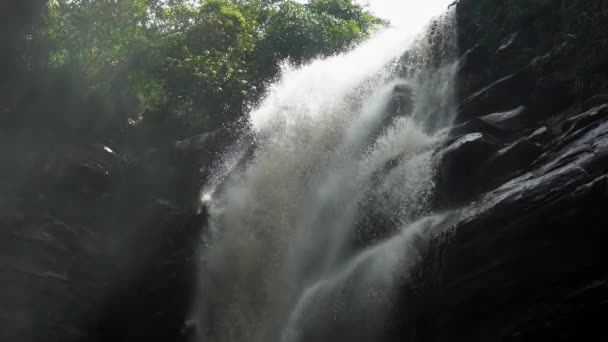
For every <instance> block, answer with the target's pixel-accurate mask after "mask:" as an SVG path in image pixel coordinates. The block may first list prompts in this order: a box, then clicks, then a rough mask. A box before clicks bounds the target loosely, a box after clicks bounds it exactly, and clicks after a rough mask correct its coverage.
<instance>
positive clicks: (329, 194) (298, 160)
mask: <svg viewBox="0 0 608 342" xmlns="http://www.w3.org/2000/svg"><path fill="white" fill-rule="evenodd" d="M450 22H451V19H450V16H446V17H444V18H443V19H441V20H439V21H437V22H436V23H435V25H434V28H430V29H429V31H428V34H427V35H426V36H425V35H423V36H419V38H418V39H413V38H416V36H413V35H411V34H410V35H408V33H411V32H408V31H407V30H404V29H391V30H388V31H385V32H382V33H379V34H378V35H376V36H374V37H372V38H371V39H370V40H369V41H367V42H366V43H364V44H362V45H361V46H360V47H358V48H356V49H354V50H353V51H351V52H348V53H345V54H341V55H337V56H333V57H330V58H326V59H319V60H316V61H313V62H312V63H310V64H308V65H306V66H304V67H301V68H292V67H289V66H285V67H284V69H283V74H282V78H281V80H280V81H278V82H277V83H275V84H274V85H272V86H271V87H270V89H269V91H268V94H267V96H266V97H265V99H264V100H263V101H262V102H261V104H260V106H259V107H258V108H257V109H255V110H253V111H252V112H251V113H250V125H251V130H252V134H253V136H254V137H255V140H256V144H255V145H256V149H255V153H254V155H253V157H252V158H251V159H250V160H249V161H248V163H247V165H246V166H245V167H244V168H242V169H239V170H232V172H227V171H229V169H230V167H231V166H230V165H235V164H236V163H237V159H239V158H240V157H241V156H244V155H246V154H247V153H245V152H244V150H243V149H242V148H239V147H237V148H235V149H234V151H232V152H231V153H229V154H228V155H227V156H225V157H224V158H223V159H222V160H224V161H225V162H224V163H223V166H222V167H221V170H218V173H221V177H212V181H211V183H210V184H209V186H208V188H206V189H204V191H203V193H204V194H205V201H206V203H207V205H208V209H209V214H210V219H209V225H210V229H211V231H210V235H209V236H208V237H207V240H206V246H204V251H203V254H202V265H201V284H200V299H199V301H198V302H197V303H196V307H195V312H194V315H195V320H196V322H197V324H198V328H199V335H200V338H201V341H213V342H273V341H274V342H276V341H280V342H300V341H335V340H336V338H339V340H345V339H344V337H345V336H347V335H344V334H345V332H344V331H342V329H345V328H346V327H348V328H349V332H348V336H349V338H348V340H349V341H374V340H375V338H376V337H377V334H378V333H379V332H380V330H381V329H382V327H381V325H382V322H383V321H384V318H385V316H386V315H387V314H388V313H389V312H390V310H391V307H390V305H391V301H392V300H393V298H394V295H395V292H396V291H397V290H398V287H399V286H400V285H402V284H403V281H405V279H407V275H408V270H409V269H410V268H411V265H413V264H415V263H416V262H417V261H418V259H419V256H418V255H417V253H418V249H417V248H418V247H417V246H418V244H417V243H416V241H418V240H423V241H424V240H426V234H427V233H428V227H429V226H431V225H433V224H436V222H437V221H439V220H440V219H441V217H440V216H437V215H430V214H429V213H428V212H427V209H428V201H429V199H430V195H431V194H432V191H433V182H432V179H433V178H432V175H433V169H432V152H433V149H434V147H435V146H436V144H437V141H438V137H437V135H436V134H434V132H435V130H433V129H432V128H436V127H437V126H443V125H445V123H447V122H449V120H450V117H451V115H452V113H451V110H452V108H453V106H452V105H451V93H452V92H451V88H452V75H453V71H454V70H455V69H454V63H453V59H452V58H451V55H442V56H434V55H433V53H434V52H433V49H432V48H433V47H434V48H437V46H435V45H436V44H444V45H445V46H451V44H452V42H453V39H454V32H453V27H452V26H451V25H450ZM433 39H435V40H436V41H433ZM406 51H407V52H408V53H407V54H406V55H407V56H408V57H407V58H405V59H400V57H401V56H403V55H404V53H405V52H406ZM429 127H430V128H431V130H429ZM243 148H244V147H243ZM226 174H229V176H228V177H225V175H226ZM218 179H221V180H222V182H223V183H224V184H223V185H222V186H221V187H220V188H219V190H217V189H218ZM378 241H380V242H378ZM367 316H373V319H369V320H366V322H365V324H359V323H357V322H359V321H360V319H361V317H367Z"/></svg>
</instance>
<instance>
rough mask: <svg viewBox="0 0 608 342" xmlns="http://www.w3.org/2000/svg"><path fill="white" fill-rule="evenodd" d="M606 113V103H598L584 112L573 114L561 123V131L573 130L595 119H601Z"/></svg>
mask: <svg viewBox="0 0 608 342" xmlns="http://www.w3.org/2000/svg"><path fill="white" fill-rule="evenodd" d="M607 115H608V104H604V105H600V106H598V107H595V108H591V109H589V110H587V111H586V112H584V113H581V114H579V115H576V116H573V117H571V118H569V119H568V120H566V122H564V123H563V124H562V130H563V131H573V130H578V129H580V128H583V127H585V126H588V125H590V124H592V123H593V122H595V121H598V120H601V119H603V118H605V117H606V116H607Z"/></svg>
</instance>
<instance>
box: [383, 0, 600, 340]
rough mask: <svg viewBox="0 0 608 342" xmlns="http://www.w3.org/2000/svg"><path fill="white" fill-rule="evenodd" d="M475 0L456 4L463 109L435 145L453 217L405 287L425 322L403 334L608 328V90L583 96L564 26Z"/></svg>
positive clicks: (443, 195) (536, 335)
mask: <svg viewBox="0 0 608 342" xmlns="http://www.w3.org/2000/svg"><path fill="white" fill-rule="evenodd" d="M479 3H480V2H475V1H470V0H461V1H460V2H459V4H458V6H457V7H458V23H459V33H460V35H461V36H460V39H459V47H460V50H461V51H462V54H463V61H462V65H461V69H460V70H459V75H458V84H459V85H458V88H459V89H458V91H457V96H458V100H459V103H460V105H459V113H458V117H457V119H456V122H457V123H456V125H455V126H454V127H453V128H452V130H451V132H450V135H449V136H450V138H449V140H448V141H447V142H446V144H445V145H444V146H443V147H442V148H440V149H439V150H438V151H437V153H436V156H437V158H436V159H437V160H438V165H437V183H438V186H437V187H438V189H440V190H441V189H444V190H443V191H441V192H440V193H439V194H438V200H437V204H436V205H437V206H438V207H439V208H444V209H446V210H450V212H451V215H450V218H449V219H448V220H447V222H446V223H444V225H443V226H442V227H441V229H440V230H442V231H443V233H441V234H440V235H438V236H436V238H435V239H433V241H432V242H431V246H430V247H429V249H428V251H429V252H428V255H427V257H426V259H425V261H424V262H423V265H422V266H421V267H420V268H421V270H420V278H419V279H418V281H416V282H415V284H414V285H413V286H414V287H415V290H412V289H410V288H405V289H404V291H403V292H404V295H403V297H404V298H403V303H404V307H405V305H406V303H415V305H410V306H409V307H408V308H407V309H403V311H404V312H406V313H407V314H405V313H403V312H401V313H400V314H401V316H402V317H403V318H402V320H403V322H408V323H409V324H411V325H412V326H414V327H415V328H413V329H410V330H408V331H403V330H399V329H395V331H396V332H395V333H394V334H393V335H396V336H399V337H408V338H418V339H421V340H424V341H472V342H476V341H479V342H481V341H485V342H487V341H490V342H491V341H539V340H559V341H583V340H605V339H608V334H607V333H606V331H605V329H604V328H603V327H604V322H603V321H604V318H603V317H605V312H606V309H608V306H606V304H605V303H606V301H607V299H608V281H607V279H608V272H607V271H606V269H607V266H608V249H606V248H605V246H606V243H608V230H606V227H608V219H606V217H605V214H604V211H605V210H606V208H608V195H607V190H606V189H607V187H608V185H607V180H608V98H607V97H606V96H605V94H606V91H605V89H604V90H601V91H599V93H597V94H592V96H590V97H580V96H577V95H575V93H576V91H575V88H576V81H575V79H576V77H575V70H576V69H577V67H580V66H577V65H576V63H577V59H576V57H575V56H576V54H577V52H576V49H574V48H573V45H572V44H571V42H570V41H568V37H567V36H564V35H563V34H562V33H561V32H560V30H554V33H553V34H551V33H550V32H551V31H550V30H549V31H547V30H543V32H538V30H541V28H539V26H534V25H529V26H524V27H525V30H522V27H519V26H517V25H509V20H511V19H509V18H510V17H509V15H510V14H509V13H507V12H506V10H507V9H508V8H509V6H514V5H513V4H514V3H515V2H512V3H511V2H509V3H504V6H503V2H502V1H486V2H484V5H482V7H479ZM483 6H486V7H483ZM480 8H481V9H480ZM484 11H485V12H484ZM480 15H484V16H486V17H485V19H484V18H482V17H479V16H480ZM543 16H544V18H543V20H544V21H543V22H545V23H553V24H555V25H556V27H557V26H559V25H561V24H559V20H558V19H559V17H558V16H557V12H555V13H554V12H550V11H549V12H548V13H545V14H543ZM553 16H555V17H553ZM488 17H489V18H491V19H492V20H493V21H494V22H495V23H497V24H496V25H494V26H492V25H489V24H488V23H489V21H488V20H486V19H487V18H488ZM536 19H537V18H534V17H533V18H531V19H529V20H530V21H531V22H534V21H535V20H536ZM498 23H500V24H498ZM550 25H552V24H550ZM535 30H536V31H535ZM406 316H407V318H405V317H406Z"/></svg>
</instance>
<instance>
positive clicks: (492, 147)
mask: <svg viewBox="0 0 608 342" xmlns="http://www.w3.org/2000/svg"><path fill="white" fill-rule="evenodd" d="M499 148H500V145H499V144H498V143H497V142H496V141H495V139H493V138H492V137H490V136H489V135H487V134H483V133H471V134H467V135H464V136H462V137H459V138H457V139H455V140H453V141H452V142H450V143H449V144H448V145H447V147H446V148H444V149H442V150H440V151H439V152H438V157H437V159H438V160H439V163H438V166H437V189H438V190H439V191H441V193H440V194H439V195H438V196H439V198H440V202H445V205H448V206H452V205H455V204H458V203H461V202H463V201H465V200H467V199H470V198H471V196H473V194H475V193H478V192H479V189H478V186H480V184H479V182H478V181H479V177H480V175H479V172H480V166H481V165H482V164H483V162H484V161H485V160H486V159H487V158H488V157H490V156H491V155H492V154H493V153H495V152H496V151H497V150H498V149H499Z"/></svg>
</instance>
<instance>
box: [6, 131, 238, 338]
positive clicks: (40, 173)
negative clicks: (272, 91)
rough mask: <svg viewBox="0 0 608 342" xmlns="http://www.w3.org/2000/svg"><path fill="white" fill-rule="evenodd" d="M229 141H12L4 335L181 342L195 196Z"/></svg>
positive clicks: (196, 231)
mask: <svg viewBox="0 0 608 342" xmlns="http://www.w3.org/2000/svg"><path fill="white" fill-rule="evenodd" d="M220 141H221V144H220ZM227 141H230V138H229V137H227V136H226V134H224V133H223V132H222V131H218V132H214V133H211V134H205V135H200V136H197V137H193V138H191V139H188V140H185V141H182V142H179V143H176V144H174V145H171V146H165V147H162V148H157V149H152V150H148V151H146V152H143V153H138V154H136V155H122V154H120V153H119V152H115V151H113V150H112V149H111V148H110V147H108V146H104V145H103V144H93V143H85V142H82V141H78V142H67V141H63V142H62V143H60V144H59V143H58V144H56V145H48V146H44V145H41V144H37V145H34V143H32V145H31V146H18V145H17V146H18V147H17V148H18V149H19V151H23V152H24V153H23V154H21V155H19V157H18V159H15V160H11V159H9V158H6V159H4V160H3V161H4V162H6V164H7V166H10V167H11V168H2V171H1V176H2V177H0V179H1V180H2V181H1V183H0V184H1V185H2V189H3V191H2V198H0V236H1V237H2V239H1V241H0V279H2V281H1V282H0V302H2V303H3V305H2V307H0V326H1V327H3V328H2V329H0V340H1V341H7V342H9V341H23V342H36V341H144V340H145V341H179V340H184V341H185V340H186V339H187V337H188V336H187V335H188V333H189V331H188V329H187V327H184V322H185V321H186V320H187V317H186V316H187V314H188V312H189V310H190V305H191V303H192V301H193V290H194V286H196V282H195V278H194V277H195V271H194V269H195V266H196V250H197V243H198V241H199V238H200V234H201V230H202V229H204V223H205V221H206V213H205V211H204V209H203V208H200V207H199V205H198V203H199V202H200V201H199V200H198V196H199V194H198V192H199V189H200V183H201V182H202V181H204V178H205V175H206V174H207V172H208V168H209V167H210V165H211V158H213V157H214V156H215V154H216V153H218V152H219V151H220V147H221V146H223V143H225V142H227ZM2 146H3V149H6V150H5V151H3V152H4V155H6V156H16V155H17V153H15V150H14V148H15V147H14V146H16V145H15V144H3V145H2ZM11 146H13V147H12V149H11ZM3 164H4V163H3Z"/></svg>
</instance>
